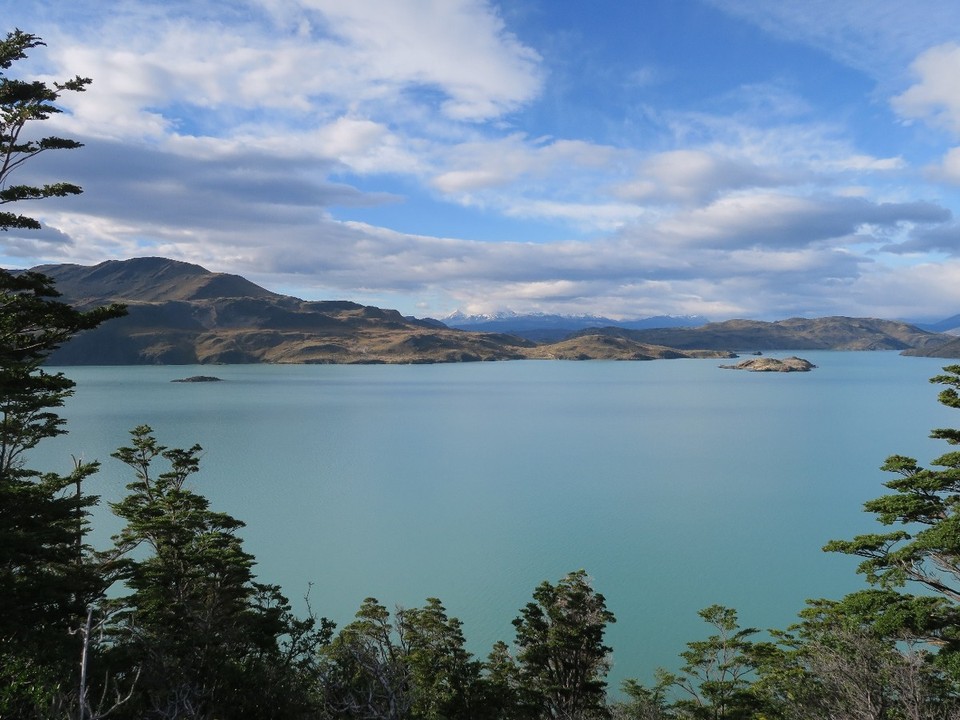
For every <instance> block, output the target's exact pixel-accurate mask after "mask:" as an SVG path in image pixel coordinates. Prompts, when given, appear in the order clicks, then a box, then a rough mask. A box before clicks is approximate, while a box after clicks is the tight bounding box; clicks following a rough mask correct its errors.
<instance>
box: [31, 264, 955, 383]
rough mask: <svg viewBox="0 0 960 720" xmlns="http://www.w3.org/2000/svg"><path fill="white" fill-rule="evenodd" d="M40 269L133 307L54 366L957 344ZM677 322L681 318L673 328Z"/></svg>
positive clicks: (869, 324) (884, 331)
mask: <svg viewBox="0 0 960 720" xmlns="http://www.w3.org/2000/svg"><path fill="white" fill-rule="evenodd" d="M33 269H34V270H36V271H38V272H43V273H45V274H46V275H49V276H50V277H52V278H53V279H54V280H55V281H56V287H57V289H58V290H59V291H60V292H61V293H62V295H63V300H64V301H65V302H69V303H71V304H73V305H75V306H77V307H80V308H89V307H94V306H97V305H103V304H107V303H111V302H123V303H126V304H127V306H128V309H129V314H128V315H127V317H124V318H120V319H118V320H111V321H109V322H107V323H105V324H104V325H103V326H102V327H100V328H98V329H96V330H93V331H90V332H87V333H83V334H81V335H80V336H78V337H77V338H74V339H73V340H72V341H70V342H69V343H67V344H66V345H65V346H64V347H62V348H61V349H60V350H58V351H57V352H56V353H55V354H54V355H53V356H52V357H51V363H53V364H61V365H76V364H101V365H111V364H114V365H116V364H121V365H122V364H144V363H156V364H194V363H425V362H427V363H429V362H465V361H477V360H508V359H515V360H520V359H534V358H544V359H545V358H560V359H578V360H587V359H618V360H648V359H655V358H683V357H725V358H729V357H733V356H734V353H735V352H755V351H762V350H794V349H796V350H801V349H843V350H881V349H882V350H909V351H910V353H911V354H928V355H933V354H934V353H937V352H942V351H943V350H944V349H945V348H949V347H951V344H952V343H953V342H954V341H956V340H957V338H955V337H953V336H947V335H942V334H939V333H934V332H928V331H925V330H922V329H920V328H917V327H915V326H913V325H909V324H907V323H902V322H894V321H887V320H876V319H864V318H844V317H832V318H819V319H813V320H808V319H798V318H795V319H791V320H782V321H778V322H772V323H771V322H760V321H750V320H730V321H727V322H723V323H706V324H702V322H701V320H702V319H700V318H647V319H645V320H642V321H638V322H639V323H651V324H654V325H659V327H647V328H631V327H623V326H620V327H618V326H613V325H607V326H606V327H602V328H597V327H592V328H578V329H577V328H575V329H574V331H573V333H572V334H568V336H567V337H565V338H564V339H563V340H551V341H549V342H547V341H541V342H536V341H534V340H532V339H530V338H529V337H522V336H520V334H519V332H520V331H522V330H523V329H524V328H523V327H522V325H523V323H528V324H533V325H535V324H536V322H540V323H541V328H544V327H545V326H547V327H546V328H545V329H550V328H549V325H550V324H551V323H555V324H556V326H557V327H559V326H561V325H564V324H568V323H571V322H572V323H574V324H576V323H585V324H588V325H589V324H592V323H593V322H595V321H601V322H604V323H607V322H612V321H609V319H605V318H592V317H591V318H587V317H583V318H574V319H571V318H563V317H562V316H548V315H543V316H514V317H512V318H507V317H505V318H499V319H497V318H488V319H486V320H483V321H476V322H473V323H472V326H473V327H474V328H477V327H483V328H484V329H485V330H487V331H484V332H480V331H476V330H473V329H471V330H463V329H458V328H456V327H449V326H447V325H446V324H444V323H442V322H439V321H437V320H429V319H427V320H421V319H417V318H406V317H403V316H402V315H401V314H400V313H399V312H397V311H396V310H385V309H382V308H377V307H371V306H365V305H359V304H357V303H354V302H349V301H345V300H337V301H306V300H301V299H299V298H294V297H290V296H287V295H281V294H278V293H274V292H271V291H269V290H266V289H264V288H262V287H260V286H259V285H256V284H254V283H252V282H250V281H248V280H246V279H244V278H242V277H240V276H238V275H230V274H225V273H213V272H210V271H208V270H205V269H204V268H202V267H200V266H198V265H192V264H189V263H184V262H178V261H175V260H168V259H165V258H155V257H151V258H136V259H132V260H123V261H119V260H111V261H107V262H103V263H100V264H98V265H94V266H82V265H43V266H39V267H36V268H33ZM510 321H514V322H519V323H520V324H521V327H520V328H519V329H517V330H515V331H514V332H512V333H506V332H491V331H489V329H490V327H491V326H490V325H489V324H488V325H484V323H491V322H493V323H496V322H504V323H509V322H510ZM668 322H669V323H674V325H673V326H667V325H666V323H668ZM462 324H463V325H466V326H467V327H470V325H471V323H469V322H464V323H462ZM684 324H686V325H687V326H679V325H684ZM493 327H494V328H496V327H506V325H500V326H498V325H494V326H493ZM528 329H529V330H535V329H536V328H532V327H528ZM957 344H958V345H960V342H957ZM955 352H957V353H958V354H957V355H952V356H950V357H960V347H957V348H956V350H955ZM937 356H938V357H945V356H943V355H937Z"/></svg>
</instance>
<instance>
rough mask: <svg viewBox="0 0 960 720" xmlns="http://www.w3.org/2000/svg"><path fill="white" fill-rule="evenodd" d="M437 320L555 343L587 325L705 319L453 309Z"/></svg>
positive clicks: (685, 323) (680, 323)
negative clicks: (467, 312)
mask: <svg viewBox="0 0 960 720" xmlns="http://www.w3.org/2000/svg"><path fill="white" fill-rule="evenodd" d="M441 322H443V323H444V324H445V325H447V326H448V327H452V328H458V329H460V330H473V331H479V332H502V333H510V334H512V335H519V336H520V337H524V338H527V339H528V340H534V341H536V342H555V341H557V340H563V339H564V338H567V337H569V336H570V335H573V334H574V333H576V332H578V331H581V330H586V329H588V328H601V327H619V328H626V329H630V330H643V329H649V328H663V327H697V326H699V325H705V324H706V323H707V319H706V318H704V317H700V316H695V315H688V316H672V315H658V316H655V317H648V318H642V319H639V320H612V319H611V318H606V317H600V316H597V315H550V314H547V313H529V314H526V315H521V314H518V313H513V312H502V313H497V314H495V315H464V314H463V313H460V312H456V313H454V314H452V315H448V316H447V317H444V318H441Z"/></svg>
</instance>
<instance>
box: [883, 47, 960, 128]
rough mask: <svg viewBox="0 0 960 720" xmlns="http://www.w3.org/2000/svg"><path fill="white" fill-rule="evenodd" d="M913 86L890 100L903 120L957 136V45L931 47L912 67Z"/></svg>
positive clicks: (959, 124)
mask: <svg viewBox="0 0 960 720" xmlns="http://www.w3.org/2000/svg"><path fill="white" fill-rule="evenodd" d="M911 68H912V70H913V72H914V73H915V74H916V75H917V76H918V77H919V80H918V82H917V83H916V84H914V85H912V86H911V87H910V88H909V89H907V90H906V91H905V92H904V93H902V94H900V95H898V96H896V97H894V98H893V100H892V101H891V103H892V105H893V108H894V109H895V110H896V111H897V112H898V113H900V114H901V115H902V116H903V117H906V118H910V119H920V120H924V121H925V122H928V123H929V124H931V125H934V126H937V127H943V128H946V129H948V130H950V131H951V132H953V133H955V134H960V45H957V44H956V43H948V44H946V45H939V46H937V47H934V48H930V49H929V50H927V51H926V52H924V53H923V54H922V55H920V57H918V58H917V59H916V61H915V62H914V63H913V65H912V66H911Z"/></svg>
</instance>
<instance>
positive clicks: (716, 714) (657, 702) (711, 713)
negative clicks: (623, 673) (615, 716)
mask: <svg viewBox="0 0 960 720" xmlns="http://www.w3.org/2000/svg"><path fill="white" fill-rule="evenodd" d="M698 614H699V615H700V617H701V618H703V619H704V620H705V621H706V622H707V623H709V624H710V625H712V626H713V627H714V629H715V630H716V633H715V634H713V635H710V636H709V637H708V638H707V639H706V640H696V641H693V642H689V643H687V649H686V650H685V651H684V652H682V653H680V657H681V658H682V659H683V661H684V664H683V666H682V667H681V668H680V670H679V672H676V673H672V672H668V671H666V670H663V669H660V670H658V671H657V682H656V685H655V686H654V687H653V688H645V687H644V686H642V685H640V684H639V683H637V682H636V681H628V682H627V683H626V684H625V685H624V691H625V692H626V693H627V694H628V695H629V696H630V697H631V704H628V705H627V708H626V709H628V710H629V709H631V708H632V712H634V713H635V714H634V715H632V716H631V715H628V717H650V718H657V717H677V718H704V719H707V720H725V719H731V718H752V717H758V716H760V715H761V714H762V712H763V711H765V710H767V703H766V702H765V699H764V697H763V695H761V694H760V693H758V692H757V691H756V689H755V687H754V682H755V680H756V677H757V670H758V668H759V667H760V666H761V664H762V663H764V662H766V660H767V658H769V656H770V655H771V654H772V653H773V652H774V647H773V646H772V645H771V644H770V643H758V642H755V641H753V640H751V639H750V638H752V637H753V636H754V635H756V634H757V632H758V631H757V630H756V629H754V628H741V627H740V625H739V623H738V620H737V612H736V610H734V609H732V608H728V607H724V606H722V605H711V606H710V607H708V608H704V609H703V610H701V611H700V612H699V613H698ZM671 690H674V691H679V693H680V694H679V697H677V698H676V699H673V700H672V701H669V700H668V693H669V691H671Z"/></svg>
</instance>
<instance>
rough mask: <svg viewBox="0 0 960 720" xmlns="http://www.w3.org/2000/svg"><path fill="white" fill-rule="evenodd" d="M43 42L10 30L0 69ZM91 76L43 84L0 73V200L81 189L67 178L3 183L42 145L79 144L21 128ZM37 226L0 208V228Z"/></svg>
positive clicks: (1, 44)
mask: <svg viewBox="0 0 960 720" xmlns="http://www.w3.org/2000/svg"><path fill="white" fill-rule="evenodd" d="M41 45H44V43H43V42H42V41H41V40H40V38H38V37H37V36H36V35H31V34H29V33H25V32H22V31H20V30H14V31H13V32H11V33H7V36H6V39H5V40H3V41H0V70H9V69H10V67H11V66H12V65H13V63H14V62H16V61H17V60H23V59H24V58H26V57H27V51H28V50H32V49H33V48H36V47H39V46H41ZM90 83H91V80H90V78H82V77H80V76H77V77H75V78H73V79H72V80H67V81H65V82H54V83H53V85H52V86H51V85H47V84H46V83H44V82H40V81H37V80H34V81H32V82H27V81H23V80H16V79H12V78H8V77H7V76H6V74H5V73H2V72H0V205H6V204H8V203H13V202H20V201H23V200H39V199H42V198H50V197H64V196H66V195H79V194H80V193H81V192H83V191H82V190H81V189H80V187H78V186H77V185H74V184H72V183H66V182H58V183H52V184H47V185H43V186H39V187H38V186H31V185H8V178H9V176H10V174H11V173H13V172H14V171H15V170H16V169H17V168H19V167H20V166H21V165H23V163H25V162H26V161H27V160H29V159H30V158H32V157H34V156H36V155H38V154H39V153H42V152H46V151H47V150H72V149H75V148H79V147H82V146H83V144H82V143H79V142H77V141H76V140H69V139H66V138H61V137H57V136H54V135H51V136H47V137H42V138H40V139H37V140H33V139H24V136H23V131H24V129H25V128H26V127H27V126H28V125H29V124H30V123H32V122H35V121H42V120H47V119H48V118H49V117H50V116H51V115H54V114H56V113H59V112H62V111H61V109H60V108H59V107H57V105H56V102H57V100H59V99H60V96H61V95H62V94H63V93H65V92H83V91H84V90H85V89H86V87H87V85H89V84H90ZM11 228H17V229H31V230H36V229H39V228H40V223H39V222H38V221H37V220H35V219H34V218H31V217H26V216H24V215H17V214H14V213H12V212H7V211H0V230H9V229H11Z"/></svg>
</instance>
